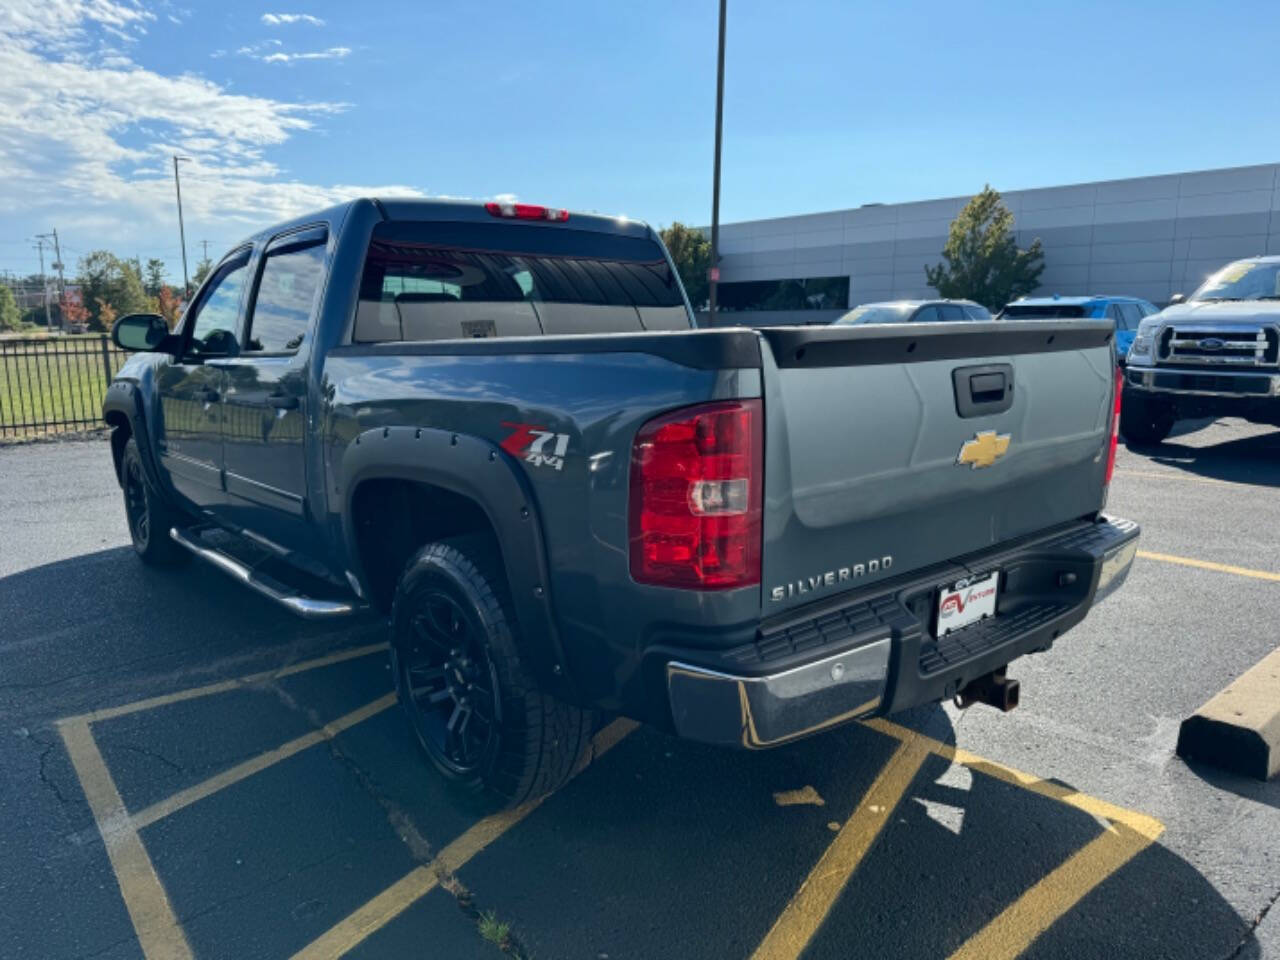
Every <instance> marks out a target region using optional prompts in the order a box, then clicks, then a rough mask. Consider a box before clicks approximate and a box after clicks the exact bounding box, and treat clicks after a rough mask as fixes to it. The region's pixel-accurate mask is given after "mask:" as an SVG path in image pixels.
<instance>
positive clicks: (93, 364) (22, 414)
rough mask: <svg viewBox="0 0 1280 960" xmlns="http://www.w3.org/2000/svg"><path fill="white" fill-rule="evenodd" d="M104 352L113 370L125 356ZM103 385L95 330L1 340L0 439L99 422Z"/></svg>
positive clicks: (104, 378) (111, 349)
mask: <svg viewBox="0 0 1280 960" xmlns="http://www.w3.org/2000/svg"><path fill="white" fill-rule="evenodd" d="M107 350H108V358H109V362H110V365H111V371H112V373H114V372H115V371H116V370H118V369H119V368H120V366H121V364H122V363H123V362H124V354H123V353H122V352H121V351H119V350H117V349H116V348H115V347H114V346H111V345H110V344H108V347H107ZM107 383H108V381H107V376H106V371H105V369H104V366H103V360H102V341H101V339H100V337H99V335H97V334H93V335H90V336H88V337H84V336H79V337H56V338H48V339H36V338H24V339H11V338H6V339H3V340H0V438H4V439H10V438H14V437H24V436H31V435H37V434H45V433H62V432H66V431H78V430H85V429H88V428H92V427H95V426H98V425H99V423H100V418H101V411H102V398H103V396H105V394H106V390H107Z"/></svg>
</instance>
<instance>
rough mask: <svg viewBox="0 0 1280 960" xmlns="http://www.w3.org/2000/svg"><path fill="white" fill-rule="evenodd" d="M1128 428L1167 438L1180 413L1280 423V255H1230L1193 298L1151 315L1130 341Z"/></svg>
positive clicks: (1129, 436)
mask: <svg viewBox="0 0 1280 960" xmlns="http://www.w3.org/2000/svg"><path fill="white" fill-rule="evenodd" d="M1127 362H1128V373H1127V376H1126V379H1125V399H1124V414H1123V417H1122V420H1121V424H1120V429H1121V432H1122V433H1123V434H1124V437H1125V440H1126V441H1128V442H1131V443H1159V442H1160V441H1162V440H1163V439H1164V438H1165V437H1167V436H1168V435H1169V432H1170V431H1171V430H1172V429H1173V425H1174V424H1175V423H1177V421H1179V420H1187V419H1192V418H1195V417H1244V418H1245V419H1246V420H1252V421H1253V422H1254V423H1265V424H1272V425H1274V426H1278V427H1280V256H1271V257H1250V258H1249V259H1246V260H1237V261H1236V262H1234V263H1229V264H1227V265H1226V266H1225V267H1223V268H1222V269H1221V270H1219V271H1218V272H1217V273H1215V274H1214V275H1213V276H1211V277H1210V278H1209V279H1208V280H1207V281H1205V283H1204V284H1203V285H1202V286H1201V287H1200V288H1199V289H1198V290H1196V292H1195V293H1193V294H1192V295H1191V296H1190V298H1189V299H1187V300H1185V301H1183V302H1178V303H1175V304H1173V305H1172V306H1169V307H1166V308H1165V309H1164V310H1162V311H1161V312H1160V313H1157V314H1156V315H1155V316H1152V317H1147V318H1146V319H1145V320H1143V321H1142V323H1141V325H1140V326H1139V327H1138V333H1137V335H1136V336H1135V337H1134V340H1133V345H1132V346H1131V347H1130V348H1129V355H1128V361H1127Z"/></svg>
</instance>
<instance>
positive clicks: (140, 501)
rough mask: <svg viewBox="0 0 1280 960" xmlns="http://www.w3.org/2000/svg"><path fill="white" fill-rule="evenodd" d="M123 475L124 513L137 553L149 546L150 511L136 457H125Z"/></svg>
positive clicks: (139, 464) (144, 483)
mask: <svg viewBox="0 0 1280 960" xmlns="http://www.w3.org/2000/svg"><path fill="white" fill-rule="evenodd" d="M123 473H124V477H123V480H124V512H125V516H126V517H127V518H128V520H129V535H130V536H131V537H132V538H133V544H134V547H135V548H136V549H137V551H138V552H139V553H145V552H146V551H147V548H148V547H149V546H150V544H151V510H150V508H149V507H148V506H147V487H146V483H147V481H146V478H145V477H144V476H143V475H142V463H141V461H139V460H138V458H137V457H126V458H125V461H124V465H123Z"/></svg>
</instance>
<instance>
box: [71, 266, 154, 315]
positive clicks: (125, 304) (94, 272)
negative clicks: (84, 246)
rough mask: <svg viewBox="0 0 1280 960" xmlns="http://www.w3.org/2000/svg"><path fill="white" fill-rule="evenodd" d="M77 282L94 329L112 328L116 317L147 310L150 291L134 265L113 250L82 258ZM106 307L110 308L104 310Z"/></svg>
mask: <svg viewBox="0 0 1280 960" xmlns="http://www.w3.org/2000/svg"><path fill="white" fill-rule="evenodd" d="M76 282H77V283H78V284H79V285H80V290H81V296H82V299H83V302H84V304H85V305H86V306H87V307H88V310H89V327H90V329H92V330H109V329H111V323H113V322H114V321H115V318H116V317H122V316H124V315H125V314H129V313H144V312H146V310H147V307H148V302H147V292H146V290H144V289H143V286H142V277H141V275H140V274H139V273H138V271H137V269H136V268H135V265H134V264H133V263H131V262H129V261H127V260H121V259H120V258H119V257H117V256H116V255H115V254H113V253H112V252H111V251H110V250H94V251H93V252H92V253H90V254H88V255H87V256H85V257H83V258H82V259H81V260H80V264H79V266H78V275H77V277H76ZM104 307H105V308H110V309H109V312H105V313H104Z"/></svg>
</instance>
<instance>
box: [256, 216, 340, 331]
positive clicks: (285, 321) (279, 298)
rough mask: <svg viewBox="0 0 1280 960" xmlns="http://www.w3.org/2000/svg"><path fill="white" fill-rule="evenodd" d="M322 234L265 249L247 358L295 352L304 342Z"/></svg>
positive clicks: (322, 248)
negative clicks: (250, 355)
mask: <svg viewBox="0 0 1280 960" xmlns="http://www.w3.org/2000/svg"><path fill="white" fill-rule="evenodd" d="M325 239H326V235H325V232H324V230H323V229H320V230H308V231H306V232H305V233H303V234H299V235H296V236H292V237H284V238H281V240H279V241H276V242H275V243H273V244H272V245H271V246H270V247H268V248H267V252H266V256H265V257H264V258H263V265H262V271H261V274H260V279H259V280H258V290H257V293H256V294H255V296H254V303H253V307H252V308H251V316H250V318H249V329H248V333H247V335H246V338H245V352H247V353H295V352H296V351H297V350H298V348H299V347H301V346H302V342H303V340H305V339H306V336H307V329H308V327H309V326H310V323H311V312H312V308H313V307H314V305H315V299H316V291H317V290H318V289H319V287H320V278H321V276H322V275H323V273H324V256H325Z"/></svg>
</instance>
